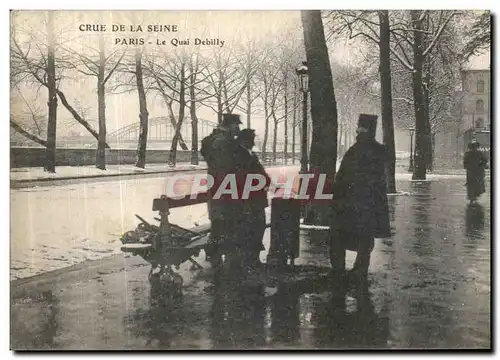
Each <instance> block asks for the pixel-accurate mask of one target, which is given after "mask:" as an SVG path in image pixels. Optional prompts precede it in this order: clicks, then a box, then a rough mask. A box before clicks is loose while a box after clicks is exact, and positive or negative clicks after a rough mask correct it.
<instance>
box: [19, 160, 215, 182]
mask: <svg viewBox="0 0 500 360" xmlns="http://www.w3.org/2000/svg"><path fill="white" fill-rule="evenodd" d="M106 168H107V169H106V170H100V169H97V168H96V167H95V165H92V166H57V167H56V173H55V174H54V173H48V172H45V171H44V170H43V168H39V167H38V168H13V169H10V180H11V182H16V183H28V182H38V181H50V180H70V179H89V178H99V177H112V176H124V175H140V174H161V173H168V172H177V171H192V170H205V169H206V163H205V162H200V164H199V165H191V164H186V163H179V164H177V165H176V166H175V167H172V166H169V165H167V164H146V168H145V169H141V168H138V167H135V166H134V165H107V166H106Z"/></svg>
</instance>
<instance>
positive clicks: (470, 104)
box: [433, 68, 492, 168]
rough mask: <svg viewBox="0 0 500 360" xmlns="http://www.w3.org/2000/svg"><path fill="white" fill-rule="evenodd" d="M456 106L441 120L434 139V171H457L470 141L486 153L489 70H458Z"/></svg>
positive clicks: (489, 109)
mask: <svg viewBox="0 0 500 360" xmlns="http://www.w3.org/2000/svg"><path fill="white" fill-rule="evenodd" d="M456 102H457V106H456V107H453V109H452V111H451V112H450V114H448V115H447V116H446V118H444V119H442V121H443V126H442V127H441V128H440V130H439V131H438V132H437V133H436V134H435V137H434V144H433V145H434V154H435V156H434V160H435V161H434V164H435V167H436V168H449V167H455V168H461V167H462V166H463V156H464V153H465V152H466V151H467V146H468V144H469V143H470V142H471V141H472V140H474V139H475V140H476V141H478V142H479V143H480V145H481V150H483V151H484V152H486V153H487V156H488V158H489V156H490V154H489V152H490V130H491V122H492V115H491V72H490V69H488V68H486V69H477V68H476V69H464V70H462V71H461V89H460V91H459V92H457V94H456Z"/></svg>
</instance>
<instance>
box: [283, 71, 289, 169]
mask: <svg viewBox="0 0 500 360" xmlns="http://www.w3.org/2000/svg"><path fill="white" fill-rule="evenodd" d="M287 70H288V69H287ZM287 73H288V72H285V94H284V101H285V123H284V124H283V126H284V127H285V142H284V144H283V160H284V163H285V165H286V164H288V78H287Z"/></svg>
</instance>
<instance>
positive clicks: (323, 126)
mask: <svg viewBox="0 0 500 360" xmlns="http://www.w3.org/2000/svg"><path fill="white" fill-rule="evenodd" d="M301 18H302V26H303V29H304V45H305V50H306V56H307V64H308V68H309V89H310V91H311V117H312V122H313V132H312V139H311V154H310V164H311V170H312V171H313V172H314V173H320V174H326V182H325V188H327V189H331V186H332V184H333V179H334V177H335V172H336V162H337V103H336V101H335V93H334V89H333V80H332V72H331V68H330V59H329V57H328V49H327V46H326V41H325V33H324V29H323V21H322V19H321V11H320V10H303V11H301ZM312 217H314V218H315V220H316V222H317V223H321V224H326V223H328V208H327V207H326V206H324V205H323V204H321V205H320V204H318V205H317V206H316V205H315V206H314V211H313V214H312Z"/></svg>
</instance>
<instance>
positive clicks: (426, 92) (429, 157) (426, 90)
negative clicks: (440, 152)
mask: <svg viewBox="0 0 500 360" xmlns="http://www.w3.org/2000/svg"><path fill="white" fill-rule="evenodd" d="M424 64H425V71H424V74H425V75H424V76H423V78H424V79H425V82H424V84H423V86H422V91H423V96H424V114H425V131H426V144H425V145H426V147H425V152H424V154H425V167H426V169H427V170H430V171H432V163H433V157H434V151H433V144H432V135H431V133H432V132H431V112H430V110H431V109H430V98H431V93H430V89H431V87H432V74H431V71H432V69H431V59H430V57H429V56H427V57H426V58H425V60H424Z"/></svg>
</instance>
